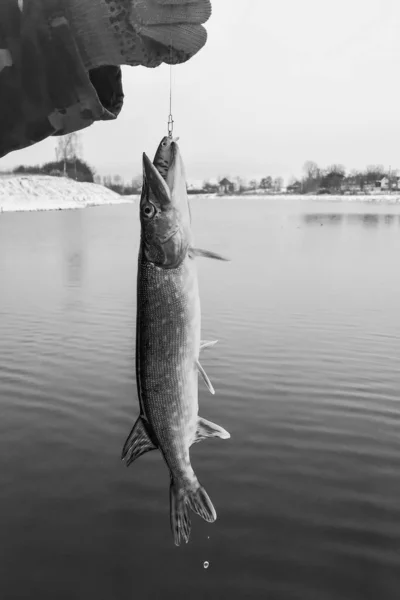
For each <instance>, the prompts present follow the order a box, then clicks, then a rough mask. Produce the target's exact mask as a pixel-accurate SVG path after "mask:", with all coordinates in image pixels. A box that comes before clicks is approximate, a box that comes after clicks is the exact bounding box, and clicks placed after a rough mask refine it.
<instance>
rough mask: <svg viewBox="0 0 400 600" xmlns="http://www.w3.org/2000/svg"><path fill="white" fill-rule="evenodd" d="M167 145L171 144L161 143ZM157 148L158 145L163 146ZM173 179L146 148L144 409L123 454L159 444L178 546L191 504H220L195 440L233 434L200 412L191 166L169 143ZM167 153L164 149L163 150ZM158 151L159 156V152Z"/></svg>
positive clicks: (139, 338) (203, 510) (140, 384)
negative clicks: (195, 462) (197, 460)
mask: <svg viewBox="0 0 400 600" xmlns="http://www.w3.org/2000/svg"><path fill="white" fill-rule="evenodd" d="M162 148H163V150H162V152H164V150H165V148H166V147H165V146H163V147H162ZM157 152H158V151H157ZM168 152H170V161H169V166H168V169H167V173H166V181H165V180H164V179H163V178H162V177H161V175H160V173H159V170H158V169H157V168H156V165H153V164H152V163H151V162H150V160H149V158H148V157H147V156H146V154H143V190H142V196H141V200H140V221H141V243H140V250H139V261H138V280H137V321H136V380H137V388H138V396H139V404H140V415H139V418H138V419H137V421H136V423H135V425H134V427H133V429H132V431H131V433H130V434H129V436H128V438H127V440H126V442H125V445H124V448H123V451H122V458H123V459H125V460H126V463H127V465H128V466H129V465H130V464H131V463H132V462H133V461H134V460H135V459H136V458H138V457H139V456H141V455H142V454H144V453H145V452H148V451H150V450H155V449H159V450H160V451H161V453H162V455H163V457H164V460H165V462H166V464H167V466H168V468H169V472H170V478H171V483H170V519H171V528H172V532H173V536H174V541H175V544H176V545H179V544H180V542H181V541H182V540H184V541H185V542H188V540H189V535H190V528H191V522H190V517H189V508H191V509H192V510H193V511H194V512H195V513H197V514H198V515H200V516H201V517H202V518H203V519H204V520H205V521H208V522H213V521H215V519H216V512H215V509H214V506H213V504H212V502H211V500H210V498H209V497H208V494H207V493H206V491H205V490H204V488H203V487H202V486H201V484H200V483H199V481H198V479H197V477H196V475H195V473H194V471H193V468H192V466H191V463H190V454H189V449H190V446H191V445H192V444H193V443H195V442H199V441H201V440H203V439H205V438H208V437H219V438H222V439H227V438H229V437H230V434H229V433H228V432H227V431H226V430H225V429H223V428H222V427H220V426H219V425H216V424H215V423H211V422H210V421H207V420H206V419H203V418H201V417H199V416H198V409H199V406H198V373H199V372H200V373H201V375H202V376H203V378H204V381H205V382H206V384H207V386H208V389H209V390H210V391H211V392H212V393H214V389H213V387H212V385H211V383H210V381H209V379H208V377H207V375H206V374H205V372H204V369H203V368H202V367H201V365H200V362H199V354H200V350H201V349H202V348H207V347H209V346H212V345H214V344H215V343H216V342H206V341H203V342H201V340H200V318H201V317H200V298H199V289H198V282H197V273H196V265H195V260H194V256H196V255H203V254H202V251H199V250H193V249H192V247H191V245H192V232H191V227H190V215H189V203H188V197H187V191H186V181H185V174H184V166H183V162H182V158H181V155H180V152H179V148H178V145H177V143H176V142H175V141H173V140H172V141H171V143H170V144H169V145H168ZM160 153H161V151H160ZM156 157H157V155H156Z"/></svg>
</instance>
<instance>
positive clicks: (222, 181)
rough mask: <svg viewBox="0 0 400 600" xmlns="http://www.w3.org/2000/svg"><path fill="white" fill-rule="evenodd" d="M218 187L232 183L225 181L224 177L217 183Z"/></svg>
mask: <svg viewBox="0 0 400 600" xmlns="http://www.w3.org/2000/svg"><path fill="white" fill-rule="evenodd" d="M219 185H233V184H232V181H229V179H227V178H226V177H224V178H223V179H221V181H220V182H219Z"/></svg>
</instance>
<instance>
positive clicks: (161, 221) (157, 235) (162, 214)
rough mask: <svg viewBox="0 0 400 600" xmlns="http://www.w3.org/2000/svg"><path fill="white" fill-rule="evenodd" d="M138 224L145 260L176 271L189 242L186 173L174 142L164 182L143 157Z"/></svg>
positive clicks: (154, 167)
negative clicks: (139, 225)
mask: <svg viewBox="0 0 400 600" xmlns="http://www.w3.org/2000/svg"><path fill="white" fill-rule="evenodd" d="M140 223H141V231H142V240H141V244H142V251H143V254H142V255H143V256H144V258H145V260H147V261H148V262H151V263H153V264H155V265H156V266H158V267H162V268H165V269H172V268H176V267H178V266H179V265H180V264H181V263H182V262H183V260H184V259H185V257H186V255H187V253H188V250H189V247H190V245H191V241H192V240H191V228H190V209H189V202H188V197H187V190H186V177H185V169H184V165H183V161H182V158H181V155H180V152H179V147H178V145H177V143H176V142H174V141H172V142H171V162H170V165H169V168H168V172H167V175H166V179H165V180H164V179H163V177H162V176H161V175H160V173H159V171H158V170H157V168H156V166H155V165H154V164H153V163H152V162H151V161H150V159H149V158H148V156H147V155H146V154H145V153H143V188H142V195H141V198H140Z"/></svg>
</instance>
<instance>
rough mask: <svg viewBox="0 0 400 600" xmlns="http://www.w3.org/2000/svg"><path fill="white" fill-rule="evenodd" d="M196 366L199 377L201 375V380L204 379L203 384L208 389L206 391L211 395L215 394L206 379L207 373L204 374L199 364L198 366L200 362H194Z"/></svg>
mask: <svg viewBox="0 0 400 600" xmlns="http://www.w3.org/2000/svg"><path fill="white" fill-rule="evenodd" d="M196 366H197V369H198V371H199V373H200V375H201V376H202V378H203V379H204V382H205V384H206V386H207V387H208V391H209V392H210V393H211V394H215V390H214V388H213V386H212V383H211V381H210V380H209V379H208V377H207V373H206V372H205V370H204V369H203V367H202V366H201V364H200V362H199V361H198V360H196Z"/></svg>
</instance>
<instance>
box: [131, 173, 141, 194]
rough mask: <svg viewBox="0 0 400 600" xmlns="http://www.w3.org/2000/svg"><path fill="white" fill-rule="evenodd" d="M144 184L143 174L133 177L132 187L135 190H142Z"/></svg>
mask: <svg viewBox="0 0 400 600" xmlns="http://www.w3.org/2000/svg"><path fill="white" fill-rule="evenodd" d="M142 185H143V175H141V174H140V175H136V177H134V178H133V179H132V188H133V190H134V192H136V193H137V192H140V190H141V188H142Z"/></svg>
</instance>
